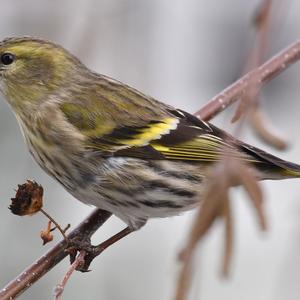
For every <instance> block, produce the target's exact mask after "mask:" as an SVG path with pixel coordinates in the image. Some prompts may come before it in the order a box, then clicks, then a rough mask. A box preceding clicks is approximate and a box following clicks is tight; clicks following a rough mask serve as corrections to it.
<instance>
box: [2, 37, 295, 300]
mask: <svg viewBox="0 0 300 300" xmlns="http://www.w3.org/2000/svg"><path fill="white" fill-rule="evenodd" d="M298 59H300V42H296V43H294V44H292V45H290V46H289V47H288V48H286V49H285V50H284V51H282V52H281V53H279V54H278V55H276V56H274V57H273V58H271V59H270V60H269V61H267V62H266V63H265V64H263V65H262V66H260V67H259V68H257V69H254V70H252V71H250V72H249V73H248V74H246V75H244V76H243V77H242V78H241V79H239V80H237V81H236V82H235V83H233V84H232V85H231V86H229V87H228V88H226V89H225V90H224V91H222V92H221V93H220V94H218V95H217V96H215V97H214V98H212V99H211V100H210V101H209V102H208V103H207V104H206V105H205V106H204V107H203V108H202V109H200V110H199V111H198V112H196V114H195V115H196V116H197V117H199V118H202V119H203V120H210V119H212V118H213V117H214V116H216V115H217V114H218V113H220V112H222V111H223V110H224V109H226V108H227V107H228V106H229V105H231V104H232V103H234V102H235V101H236V100H238V99H239V98H240V97H241V96H242V95H243V94H244V93H245V91H246V88H247V86H248V84H249V82H251V80H257V81H259V82H260V83H261V84H264V83H266V82H268V81H269V80H271V79H272V78H273V77H275V76H276V75H278V74H280V73H281V72H282V71H284V70H285V69H286V68H287V67H288V66H289V65H291V64H293V63H295V62H296V61H297V60H298ZM110 216H111V214H110V213H109V212H106V211H103V210H100V209H96V210H95V211H94V212H93V213H92V214H91V215H90V216H89V217H88V218H87V219H85V220H83V222H82V223H81V224H80V225H79V226H78V227H77V228H75V229H74V230H73V231H72V232H71V233H70V234H69V235H67V237H68V238H69V239H73V238H74V237H76V238H78V239H87V238H89V237H91V236H92V235H93V234H94V232H95V231H96V230H97V229H98V228H99V227H101V226H102V224H103V223H104V222H105V221H106V220H107V219H108V218H109V217H110ZM66 248H67V243H66V241H65V240H63V241H61V242H60V243H58V244H57V245H56V246H54V247H53V248H52V249H50V251H48V252H47V253H46V254H45V255H43V256H42V257H41V258H39V259H38V260H37V261H36V262H34V263H33V264H32V265H31V266H29V267H28V268H26V269H25V270H24V271H23V272H22V273H21V274H20V275H18V276H17V277H16V279H14V280H12V281H11V282H10V283H8V284H7V285H6V286H5V287H4V288H3V289H2V290H1V291H0V300H11V299H14V298H16V297H17V296H18V295H20V294H22V293H23V292H24V291H25V290H26V289H28V288H29V287H30V286H31V285H32V284H33V283H35V282H36V281H37V280H38V279H40V278H41V277H42V276H43V275H44V274H46V273H47V272H48V271H50V270H51V269H52V268H53V267H54V266H55V265H56V264H58V263H59V262H60V261H61V260H62V259H64V258H65V257H66V256H67V255H68V253H66V252H65V250H66ZM227 248H228V246H227ZM227 256H228V254H227Z"/></svg>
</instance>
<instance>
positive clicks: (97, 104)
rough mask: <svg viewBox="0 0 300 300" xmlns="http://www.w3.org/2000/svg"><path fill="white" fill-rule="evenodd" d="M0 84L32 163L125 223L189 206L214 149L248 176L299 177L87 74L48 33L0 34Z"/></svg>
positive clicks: (299, 171)
mask: <svg viewBox="0 0 300 300" xmlns="http://www.w3.org/2000/svg"><path fill="white" fill-rule="evenodd" d="M0 90H1V92H2V94H3V95H4V97H5V99H6V100H7V101H8V103H9V105H10V107H11V108H12V110H13V111H14V113H15V115H16V118H17V120H18V122H19V124H20V127H21V130H22V132H23V135H24V138H25V141H26V144H27V146H28V149H29V151H30V153H31V154H32V156H33V157H34V159H35V160H36V161H37V163H38V164H39V165H40V166H41V168H42V169H43V170H45V171H46V172H47V173H48V174H49V175H50V176H52V177H54V178H55V179H56V180H57V181H58V182H60V183H61V184H62V185H63V186H64V187H65V188H66V190H67V191H69V192H70V193H71V194H72V195H73V196H74V197H75V198H77V199H78V200H80V201H82V202H84V203H87V204H91V205H94V206H96V207H98V208H101V209H104V210H107V211H109V212H111V213H113V214H115V215H116V216H117V217H119V218H120V219H122V220H123V221H124V222H125V223H126V224H127V225H128V226H129V228H131V229H132V230H136V229H138V228H140V227H141V226H142V225H143V224H145V222H146V221H147V220H148V219H149V218H154V217H168V216H173V215H178V214H180V213H181V212H184V211H187V210H190V209H192V208H194V207H196V206H197V205H198V204H199V201H201V196H202V195H203V191H204V184H205V180H206V178H207V176H208V173H209V170H210V168H211V166H212V165H213V164H214V163H215V162H217V161H219V160H220V159H221V158H222V156H223V155H224V153H226V154H229V155H230V156H231V157H234V158H237V159H239V160H241V161H243V162H247V163H248V164H249V165H251V166H252V168H253V169H254V170H255V176H256V177H257V179H258V180H263V179H284V178H292V177H300V166H299V165H296V164H293V163H290V162H287V161H284V160H281V159H279V158H277V157H275V156H273V155H271V154H268V153H266V152H264V151H262V150H260V149H257V148H255V147H253V146H250V145H248V144H246V143H243V142H242V141H239V140H237V139H235V138H234V137H232V136H231V135H229V134H227V133H226V132H225V131H223V130H221V129H219V128H217V127H215V126H214V125H212V124H210V123H207V122H204V121H202V120H200V119H198V118H196V117H194V116H192V115H191V114H189V113H187V112H185V111H183V110H180V109H175V108H173V107H172V106H169V105H166V104H163V103H162V102H159V101H157V100H155V99H153V98H151V97H149V96H146V95H144V94H143V93H141V92H139V91H137V90H135V89H133V88H131V87H129V86H127V85H125V84H123V83H121V82H119V81H116V80H114V79H111V78H109V77H107V76H104V75H100V74H97V73H95V72H93V71H91V70H89V69H88V68H87V67H86V66H85V65H84V64H82V63H81V62H80V61H79V60H78V59H77V58H76V57H75V56H73V55H72V54H70V53H69V52H68V51H67V50H65V49H64V48H62V47H61V46H59V45H56V44H54V43H52V42H49V41H45V40H42V39H36V38H31V37H21V38H8V39H5V40H3V41H2V42H0ZM225 175H226V174H224V176H225Z"/></svg>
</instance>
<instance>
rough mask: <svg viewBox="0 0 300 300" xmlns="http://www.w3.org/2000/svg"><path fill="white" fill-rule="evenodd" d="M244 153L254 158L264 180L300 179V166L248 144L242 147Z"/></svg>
mask: <svg viewBox="0 0 300 300" xmlns="http://www.w3.org/2000/svg"><path fill="white" fill-rule="evenodd" d="M240 147H241V149H242V151H243V152H244V153H247V154H248V155H250V156H251V157H253V158H254V164H255V166H256V167H257V168H258V169H259V170H260V171H261V174H262V179H286V178H297V177H300V165H298V164H295V163H292V162H289V161H286V160H283V159H280V158H278V157H276V156H274V155H272V154H270V153H267V152H265V151H263V150H261V149H258V148H256V147H253V146H250V145H248V144H244V143H243V144H242V145H240Z"/></svg>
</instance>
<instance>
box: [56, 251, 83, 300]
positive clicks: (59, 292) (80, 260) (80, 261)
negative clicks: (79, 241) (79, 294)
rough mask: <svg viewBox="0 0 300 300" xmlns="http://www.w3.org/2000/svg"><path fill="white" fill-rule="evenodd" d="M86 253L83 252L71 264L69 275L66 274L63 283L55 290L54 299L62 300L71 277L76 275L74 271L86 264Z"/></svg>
mask: <svg viewBox="0 0 300 300" xmlns="http://www.w3.org/2000/svg"><path fill="white" fill-rule="evenodd" d="M85 254H86V253H85V251H84V250H81V251H80V252H79V254H78V256H77V257H76V259H75V260H74V262H73V263H72V264H71V266H70V268H69V270H68V271H67V273H66V274H65V276H64V278H63V280H62V281H61V283H59V284H58V285H57V286H56V287H55V289H54V297H55V300H60V299H61V295H62V293H63V292H64V289H65V286H66V284H67V283H68V281H69V279H70V277H71V275H72V274H73V273H74V271H75V270H76V269H77V268H78V267H79V266H80V265H82V264H84V256H85Z"/></svg>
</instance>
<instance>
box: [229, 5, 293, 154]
mask: <svg viewBox="0 0 300 300" xmlns="http://www.w3.org/2000/svg"><path fill="white" fill-rule="evenodd" d="M274 6H275V5H274V1H273V0H265V1H262V3H261V5H260V7H259V9H258V10H257V12H256V14H255V17H254V26H255V30H256V38H255V41H254V46H253V49H252V51H251V53H250V55H249V58H248V62H247V64H246V66H245V72H248V71H249V70H251V69H253V68H256V67H257V66H259V65H260V64H261V63H262V62H263V60H264V57H265V55H266V52H267V49H268V44H269V36H270V27H271V24H270V23H271V16H272V14H271V12H272V10H273V9H274ZM245 72H244V73H245ZM259 98H260V84H259V83H258V82H256V81H254V82H253V84H252V86H250V87H249V88H248V91H247V92H246V93H245V95H244V96H243V97H242V98H241V100H240V101H239V105H238V107H237V109H236V112H235V114H234V116H233V118H232V122H236V121H237V120H239V119H240V118H241V116H243V115H244V114H245V112H247V114H248V115H249V121H250V124H251V126H252V128H253V129H254V131H255V132H256V134H257V135H258V136H259V137H260V138H261V139H262V140H263V141H265V142H266V143H268V144H270V145H271V146H273V147H275V148H277V149H279V150H284V149H286V148H287V146H288V143H287V141H286V140H285V139H284V138H283V137H282V136H281V135H279V134H278V133H277V132H278V130H275V129H274V126H272V125H271V124H270V120H269V119H268V118H267V116H266V113H264V112H263V111H262V108H261V105H260V104H261V103H260V99H259Z"/></svg>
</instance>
